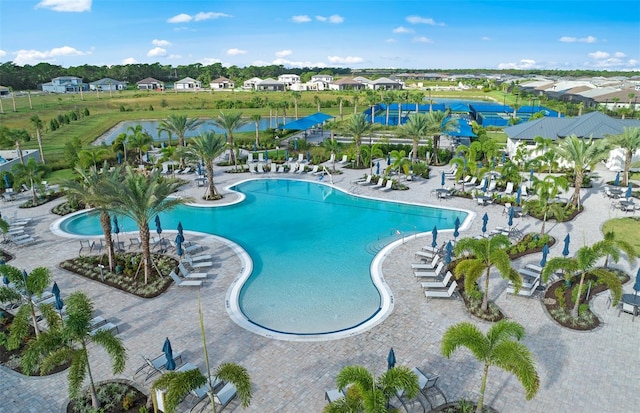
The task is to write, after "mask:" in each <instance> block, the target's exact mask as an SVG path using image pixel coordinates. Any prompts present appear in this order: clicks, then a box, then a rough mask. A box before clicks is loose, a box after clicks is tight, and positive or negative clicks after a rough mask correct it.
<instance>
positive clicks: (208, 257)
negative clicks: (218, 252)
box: [183, 254, 213, 262]
mask: <svg viewBox="0 0 640 413" xmlns="http://www.w3.org/2000/svg"><path fill="white" fill-rule="evenodd" d="M184 258H188V259H189V261H192V262H200V261H211V260H213V255H211V254H200V255H195V256H191V255H186V256H185V257H184ZM184 258H183V259H184ZM187 262H188V261H187Z"/></svg>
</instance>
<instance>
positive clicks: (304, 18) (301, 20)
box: [291, 14, 311, 23]
mask: <svg viewBox="0 0 640 413" xmlns="http://www.w3.org/2000/svg"><path fill="white" fill-rule="evenodd" d="M291 20H292V21H293V22H294V23H309V22H310V21H311V17H309V16H307V15H306V14H303V15H300V16H291Z"/></svg>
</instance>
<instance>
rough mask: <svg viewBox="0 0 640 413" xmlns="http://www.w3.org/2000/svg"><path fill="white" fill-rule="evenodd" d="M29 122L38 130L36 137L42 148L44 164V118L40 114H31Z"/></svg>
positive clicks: (41, 160)
mask: <svg viewBox="0 0 640 413" xmlns="http://www.w3.org/2000/svg"><path fill="white" fill-rule="evenodd" d="M29 122H30V123H31V125H32V126H33V127H34V128H35V130H36V138H37V139H38V148H39V149H40V162H42V163H43V164H44V163H45V162H44V150H43V149H42V133H41V131H42V127H43V126H44V123H43V122H42V120H41V119H40V117H39V116H38V115H33V116H31V118H29Z"/></svg>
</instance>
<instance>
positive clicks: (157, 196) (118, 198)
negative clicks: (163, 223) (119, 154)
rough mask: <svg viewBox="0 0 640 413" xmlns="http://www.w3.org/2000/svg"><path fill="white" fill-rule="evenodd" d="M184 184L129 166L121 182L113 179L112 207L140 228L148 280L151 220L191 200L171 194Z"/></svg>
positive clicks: (146, 279) (143, 259)
mask: <svg viewBox="0 0 640 413" xmlns="http://www.w3.org/2000/svg"><path fill="white" fill-rule="evenodd" d="M180 186H182V183H181V182H180V181H178V180H176V179H166V178H163V177H162V176H161V175H160V171H155V172H153V173H152V174H150V175H149V176H144V175H142V174H139V173H137V172H136V171H135V170H133V169H131V168H127V170H126V173H125V175H124V176H123V178H122V180H121V181H120V182H110V183H109V184H108V188H107V191H108V192H109V193H110V194H111V208H113V209H114V210H115V211H116V212H117V213H119V214H121V215H124V216H126V217H129V218H131V219H132V220H133V221H134V222H135V223H136V225H138V230H139V231H140V243H141V244H142V261H143V263H144V282H145V284H148V282H149V276H150V275H151V250H150V248H149V222H150V221H151V220H152V219H153V218H154V217H155V216H156V215H158V214H159V213H160V212H163V211H168V210H171V209H173V208H175V207H176V206H178V205H181V204H184V203H187V202H191V199H190V198H172V197H171V196H172V195H173V193H174V192H176V191H177V190H178V188H180Z"/></svg>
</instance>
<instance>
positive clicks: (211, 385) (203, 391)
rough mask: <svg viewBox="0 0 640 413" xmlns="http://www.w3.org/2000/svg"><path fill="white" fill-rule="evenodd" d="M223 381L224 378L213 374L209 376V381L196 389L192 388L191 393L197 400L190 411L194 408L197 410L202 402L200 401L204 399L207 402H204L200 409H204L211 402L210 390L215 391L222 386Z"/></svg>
mask: <svg viewBox="0 0 640 413" xmlns="http://www.w3.org/2000/svg"><path fill="white" fill-rule="evenodd" d="M223 383H224V382H223V381H222V380H220V379H219V378H217V377H216V376H213V375H212V376H209V381H207V383H205V384H204V385H202V386H200V387H198V388H197V389H195V390H191V395H192V396H193V398H194V399H195V400H196V401H195V403H194V404H193V406H192V407H191V409H190V410H189V412H192V411H193V410H195V408H196V407H197V406H198V404H200V402H202V401H203V400H206V401H207V402H206V403H205V404H203V405H202V407H201V408H200V411H203V409H204V408H205V407H206V406H207V404H209V391H211V390H213V391H215V389H217V388H218V387H220V385H222V384H223Z"/></svg>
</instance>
